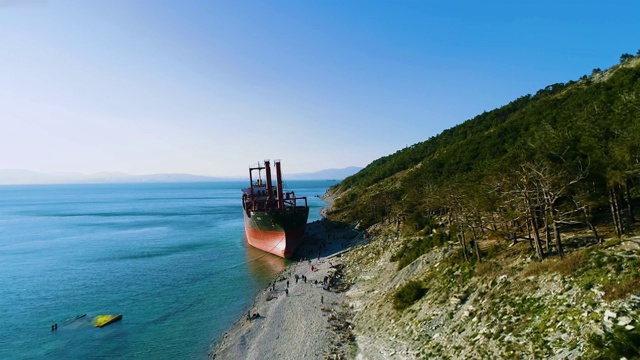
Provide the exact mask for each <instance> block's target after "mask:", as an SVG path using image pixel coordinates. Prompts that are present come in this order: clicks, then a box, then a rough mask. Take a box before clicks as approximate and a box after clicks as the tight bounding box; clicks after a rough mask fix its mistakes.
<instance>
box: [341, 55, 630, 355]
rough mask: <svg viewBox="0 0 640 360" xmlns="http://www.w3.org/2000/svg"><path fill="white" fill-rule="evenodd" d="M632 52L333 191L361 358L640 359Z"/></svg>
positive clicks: (408, 151) (395, 157)
mask: <svg viewBox="0 0 640 360" xmlns="http://www.w3.org/2000/svg"><path fill="white" fill-rule="evenodd" d="M637 55H638V56H632V55H630V54H623V55H622V56H621V57H620V63H619V64H618V65H616V66H613V67H611V68H610V69H607V70H605V71H601V70H600V69H594V70H593V72H592V74H591V75H590V76H583V77H582V78H580V79H579V80H578V81H569V82H568V83H558V84H553V85H550V86H547V87H545V88H544V89H541V90H539V91H538V92H537V93H536V94H535V95H526V96H522V97H520V98H518V99H516V100H514V101H512V102H511V103H509V104H507V105H505V106H503V107H501V108H499V109H495V110H493V111H489V112H485V113H483V114H480V115H478V116H476V117H475V118H473V119H471V120H468V121H466V122H464V123H462V124H460V125H458V126H455V127H453V128H451V129H449V130H446V131H444V132H443V133H441V134H439V135H437V136H434V137H432V138H430V139H428V140H426V141H424V142H421V143H418V144H415V145H412V146H410V147H407V148H404V149H402V150H399V151H397V152H396V153H395V154H391V155H389V156H385V157H383V158H380V159H377V160H375V161H374V162H372V163H371V164H370V165H369V166H367V167H366V168H364V169H363V170H361V171H360V172H358V173H357V174H355V175H353V176H351V177H348V178H347V179H345V180H344V181H342V182H341V183H340V184H338V185H336V186H334V187H332V188H331V189H330V190H329V194H328V195H330V197H331V198H332V199H333V203H332V206H331V209H330V211H329V213H328V217H329V219H330V220H332V221H335V222H341V223H349V224H356V225H357V228H358V229H360V230H362V236H361V237H360V238H357V239H356V240H355V241H356V245H354V246H353V247H351V249H350V250H349V251H347V252H346V253H345V254H341V256H342V261H344V262H345V264H346V265H347V266H346V269H348V270H347V272H346V276H347V278H348V279H349V282H350V283H351V284H352V286H353V289H352V290H351V292H352V295H351V296H352V297H353V298H354V300H353V302H352V304H351V305H352V307H353V308H354V312H355V316H354V322H355V331H354V332H355V334H356V339H357V343H358V348H359V349H358V351H359V353H361V355H362V356H363V357H367V358H371V359H385V358H393V357H402V358H483V359H484V358H522V359H540V358H554V359H620V358H627V359H637V358H640V348H639V347H638V343H639V342H640V327H639V326H638V323H637V319H638V313H639V312H640V267H639V266H638V264H639V261H640V260H639V257H640V236H639V235H638V229H637V217H638V215H637V212H638V210H637V208H638V205H639V204H640V201H639V199H638V198H639V197H640V193H639V192H640V184H639V180H640V52H638V54H637ZM634 205H635V206H634Z"/></svg>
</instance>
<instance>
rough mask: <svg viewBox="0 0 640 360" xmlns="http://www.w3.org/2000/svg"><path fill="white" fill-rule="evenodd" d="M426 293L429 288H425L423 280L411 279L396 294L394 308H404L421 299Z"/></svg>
mask: <svg viewBox="0 0 640 360" xmlns="http://www.w3.org/2000/svg"><path fill="white" fill-rule="evenodd" d="M426 293H427V289H426V288H424V286H423V284H422V282H421V281H416V280H412V281H409V282H408V283H406V284H405V285H404V286H402V287H401V288H400V289H398V291H396V293H395V294H394V296H393V308H394V309H396V310H404V309H406V308H408V307H409V306H411V305H413V304H414V303H415V302H416V301H418V300H420V299H421V298H422V297H423V296H424V294H426Z"/></svg>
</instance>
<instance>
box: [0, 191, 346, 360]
mask: <svg viewBox="0 0 640 360" xmlns="http://www.w3.org/2000/svg"><path fill="white" fill-rule="evenodd" d="M333 184H334V182H329V181H289V182H287V184H286V186H287V188H288V189H291V190H294V191H295V192H296V194H299V196H300V195H306V196H308V197H309V204H310V206H311V208H312V209H311V211H310V215H309V221H314V220H317V219H318V218H319V217H320V216H319V209H320V207H322V206H323V205H324V203H323V202H322V201H321V200H320V199H318V198H317V197H315V195H322V194H323V193H324V192H325V191H326V189H327V188H328V187H329V186H330V185H333ZM245 186H246V183H245V182H220V183H179V184H115V185H114V184H99V185H33V186H0V316H1V319H2V323H0V324H1V325H0V359H38V358H54V359H102V358H109V359H119V358H120V359H176V358H180V359H203V358H206V357H207V353H208V352H209V351H210V350H211V349H210V347H211V344H212V342H213V341H214V340H216V339H217V338H218V337H219V336H220V335H221V334H222V333H223V332H224V331H225V330H226V329H227V328H228V327H229V326H230V325H231V324H232V323H233V322H234V321H235V320H236V319H237V318H239V317H240V316H242V313H243V312H244V310H245V309H246V307H247V306H249V305H250V304H251V302H252V301H253V298H254V297H255V295H256V294H257V292H258V291H259V290H261V289H262V288H264V287H266V286H267V283H268V282H269V281H270V280H272V279H273V277H274V275H275V274H277V273H278V272H279V271H281V270H282V269H283V268H284V266H285V261H284V260H283V259H280V258H277V257H275V256H272V255H270V254H265V253H263V252H260V251H258V250H254V249H253V248H250V247H248V246H247V245H246V243H245V240H244V232H243V231H244V230H243V222H242V208H241V204H240V196H241V192H240V188H242V187H245ZM120 313H121V314H123V320H122V321H120V322H117V323H114V324H112V325H109V326H107V327H104V328H95V327H93V326H92V320H93V317H95V316H96V315H100V314H120ZM81 314H87V316H85V317H82V318H79V319H76V317H77V316H78V315H81ZM54 323H57V324H58V330H57V331H53V332H52V331H51V325H52V324H54Z"/></svg>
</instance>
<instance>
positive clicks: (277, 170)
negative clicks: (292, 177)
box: [274, 160, 284, 210]
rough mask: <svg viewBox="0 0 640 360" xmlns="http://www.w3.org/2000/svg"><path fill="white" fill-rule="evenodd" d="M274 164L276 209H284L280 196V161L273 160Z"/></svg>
mask: <svg viewBox="0 0 640 360" xmlns="http://www.w3.org/2000/svg"><path fill="white" fill-rule="evenodd" d="M274 162H275V163H276V188H277V191H278V209H279V210H282V209H284V198H283V196H282V172H281V171H280V160H274Z"/></svg>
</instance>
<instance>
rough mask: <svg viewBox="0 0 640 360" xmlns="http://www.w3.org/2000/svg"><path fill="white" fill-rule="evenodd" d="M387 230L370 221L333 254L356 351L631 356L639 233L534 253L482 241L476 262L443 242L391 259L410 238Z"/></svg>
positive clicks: (582, 236)
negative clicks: (341, 265) (338, 261)
mask: <svg viewBox="0 0 640 360" xmlns="http://www.w3.org/2000/svg"><path fill="white" fill-rule="evenodd" d="M395 230H396V228H395V226H386V227H383V226H381V225H380V224H377V225H375V226H372V227H370V228H368V229H367V230H366V231H363V234H369V236H365V235H363V236H362V237H360V238H359V240H358V241H359V243H358V244H357V245H356V246H354V247H353V248H352V250H351V251H349V252H348V253H346V254H344V255H343V256H342V258H343V261H344V262H345V264H346V265H347V266H346V269H347V273H346V275H347V277H348V279H349V281H350V282H351V284H352V286H351V289H350V290H349V292H348V299H349V302H350V304H351V306H352V308H353V310H354V322H355V333H356V341H357V347H358V351H357V352H358V355H357V358H361V359H390V358H393V359H425V358H450V359H489V358H493V359H496V358H498V359H502V358H505V359H506V358H518V359H542V358H545V359H621V358H626V359H634V358H640V329H639V328H638V326H639V324H638V321H639V320H640V261H639V260H640V258H639V256H640V237H638V236H635V235H630V236H627V237H625V238H623V239H619V240H618V239H609V240H606V241H605V242H604V243H603V244H599V243H597V242H596V241H595V239H593V238H592V237H590V234H589V233H588V232H576V233H573V234H572V235H571V237H570V238H569V237H568V238H567V239H566V244H567V254H566V256H565V257H564V258H562V259H561V258H554V259H546V260H544V261H540V260H538V259H537V258H536V256H535V252H534V251H533V250H532V249H531V244H530V243H529V242H528V241H523V240H518V241H517V242H515V243H514V242H513V241H512V240H505V239H493V240H489V241H484V242H483V247H482V248H481V249H480V250H481V251H483V252H484V253H485V254H486V256H485V257H484V260H483V262H474V261H463V259H462V257H461V247H460V244H459V243H458V242H453V241H445V242H444V243H443V244H442V245H441V246H434V247H433V248H431V249H430V250H428V251H426V252H425V253H424V254H422V255H421V256H419V257H417V258H416V259H415V260H413V261H411V262H410V263H408V264H406V266H402V267H401V268H400V266H399V263H400V261H397V259H398V258H401V255H402V254H398V252H399V251H400V252H402V251H404V252H406V251H407V250H406V249H407V247H406V245H407V243H415V242H416V241H417V239H416V238H415V237H400V238H398V237H397V235H396V232H395ZM392 260H396V261H392Z"/></svg>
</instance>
